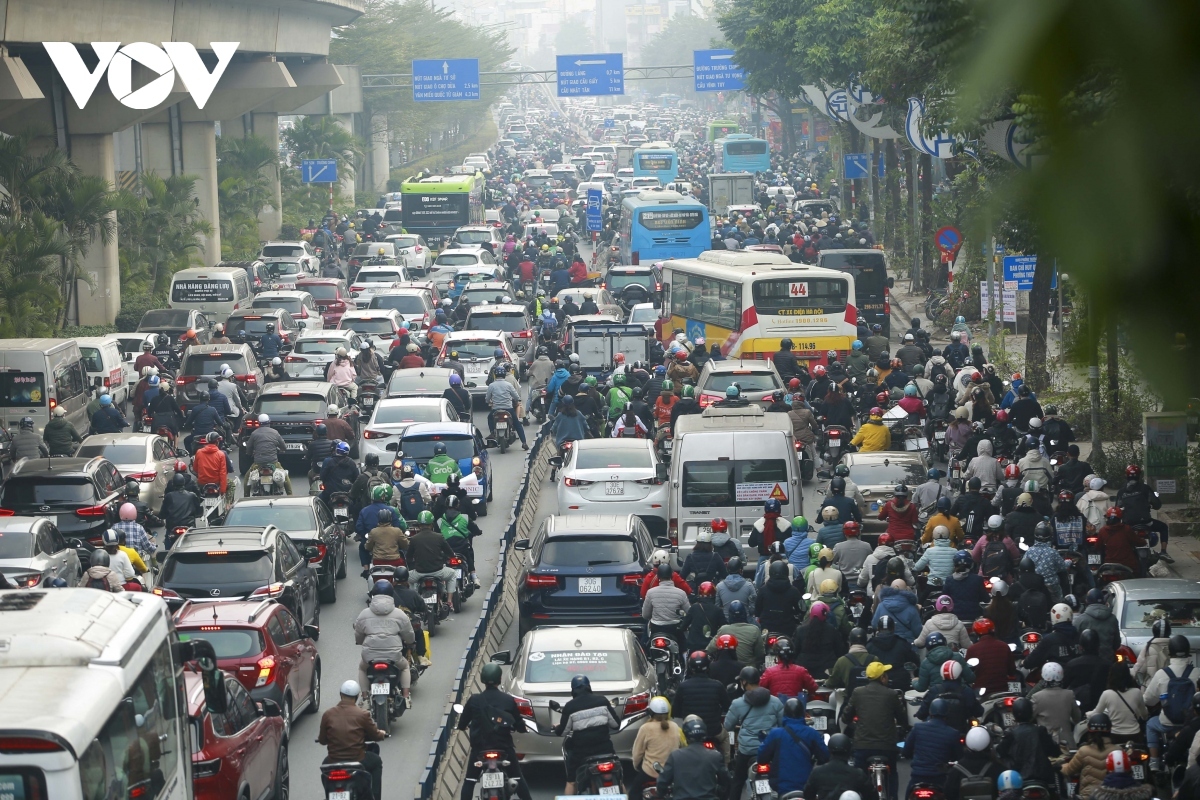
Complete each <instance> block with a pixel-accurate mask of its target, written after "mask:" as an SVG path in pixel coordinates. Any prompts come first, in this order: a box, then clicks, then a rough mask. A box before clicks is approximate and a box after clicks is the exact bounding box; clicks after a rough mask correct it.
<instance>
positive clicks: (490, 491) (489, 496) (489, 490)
mask: <svg viewBox="0 0 1200 800" xmlns="http://www.w3.org/2000/svg"><path fill="white" fill-rule="evenodd" d="M487 502H489V503H490V502H492V482H491V481H488V496H487Z"/></svg>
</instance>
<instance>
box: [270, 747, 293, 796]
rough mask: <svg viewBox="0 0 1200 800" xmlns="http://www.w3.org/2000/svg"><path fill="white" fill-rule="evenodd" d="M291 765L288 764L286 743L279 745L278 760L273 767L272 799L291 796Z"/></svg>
mask: <svg viewBox="0 0 1200 800" xmlns="http://www.w3.org/2000/svg"><path fill="white" fill-rule="evenodd" d="M291 782H292V775H291V766H290V765H289V764H288V749H287V745H286V744H281V745H280V746H279V761H278V763H277V764H276V767H275V790H274V791H273V792H272V793H271V797H272V798H273V800H289V798H290V797H291V796H292V786H291Z"/></svg>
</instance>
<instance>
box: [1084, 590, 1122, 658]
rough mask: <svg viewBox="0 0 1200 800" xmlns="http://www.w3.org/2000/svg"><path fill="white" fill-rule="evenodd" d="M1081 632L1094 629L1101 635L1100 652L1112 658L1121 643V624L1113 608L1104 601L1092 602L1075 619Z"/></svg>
mask: <svg viewBox="0 0 1200 800" xmlns="http://www.w3.org/2000/svg"><path fill="white" fill-rule="evenodd" d="M1074 622H1075V627H1076V628H1079V632H1080V633H1082V632H1084V631H1088V630H1092V631H1095V632H1096V635H1097V636H1099V637H1100V654H1101V655H1105V654H1107V656H1108V657H1109V658H1112V655H1113V653H1115V652H1116V650H1117V647H1118V646H1119V645H1120V644H1121V626H1120V624H1119V623H1118V622H1117V618H1116V617H1114V616H1113V613H1112V610H1111V609H1110V608H1109V607H1108V606H1106V605H1105V604H1103V603H1092V604H1091V605H1089V606H1088V607H1087V608H1085V609H1084V610H1083V613H1082V614H1079V615H1078V616H1076V617H1075V619H1074Z"/></svg>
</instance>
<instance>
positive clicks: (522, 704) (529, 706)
mask: <svg viewBox="0 0 1200 800" xmlns="http://www.w3.org/2000/svg"><path fill="white" fill-rule="evenodd" d="M513 702H515V703H516V704H517V713H518V714H520V715H521V716H522V717H525V719H533V703H531V702H529V701H528V700H526V699H525V698H524V697H517V696H516V695H513Z"/></svg>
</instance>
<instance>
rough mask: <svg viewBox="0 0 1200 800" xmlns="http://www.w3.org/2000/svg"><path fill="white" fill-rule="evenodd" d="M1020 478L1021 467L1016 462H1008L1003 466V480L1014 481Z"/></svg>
mask: <svg viewBox="0 0 1200 800" xmlns="http://www.w3.org/2000/svg"><path fill="white" fill-rule="evenodd" d="M1020 478H1021V468H1020V467H1018V466H1017V465H1016V464H1009V465H1008V466H1007V467H1005V468H1004V480H1006V481H1015V480H1020Z"/></svg>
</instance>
